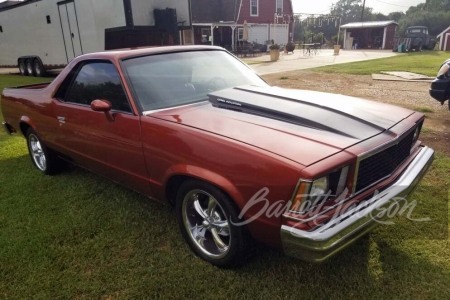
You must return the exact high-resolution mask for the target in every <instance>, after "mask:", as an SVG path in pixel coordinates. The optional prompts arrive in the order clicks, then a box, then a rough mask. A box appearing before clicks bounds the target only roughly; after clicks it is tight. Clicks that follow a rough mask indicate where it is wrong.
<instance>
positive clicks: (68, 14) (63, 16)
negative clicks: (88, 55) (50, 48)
mask: <svg viewBox="0 0 450 300" xmlns="http://www.w3.org/2000/svg"><path fill="white" fill-rule="evenodd" d="M58 12H59V19H60V21H61V30H62V36H63V41H64V47H65V50H66V57H67V63H69V61H71V60H72V59H73V58H74V57H77V56H78V55H81V54H83V46H82V44H81V38H80V28H79V26H78V16H77V10H76V7H75V2H74V0H71V1H62V2H59V3H58Z"/></svg>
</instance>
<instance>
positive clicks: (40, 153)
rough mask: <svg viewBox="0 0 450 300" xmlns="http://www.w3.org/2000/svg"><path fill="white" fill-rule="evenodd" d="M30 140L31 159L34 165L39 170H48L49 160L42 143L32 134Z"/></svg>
mask: <svg viewBox="0 0 450 300" xmlns="http://www.w3.org/2000/svg"><path fill="white" fill-rule="evenodd" d="M28 139H29V142H30V152H31V157H32V158H33V161H34V163H35V164H36V166H37V167H38V169H39V170H41V171H45V169H46V168H47V158H46V157H45V153H44V150H43V149H42V145H41V142H40V141H39V139H38V138H37V136H35V135H34V134H30V136H29V138H28Z"/></svg>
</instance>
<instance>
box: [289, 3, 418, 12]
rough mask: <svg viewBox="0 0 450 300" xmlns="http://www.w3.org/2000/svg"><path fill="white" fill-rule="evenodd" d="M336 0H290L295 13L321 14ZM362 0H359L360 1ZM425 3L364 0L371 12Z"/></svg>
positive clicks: (400, 8)
mask: <svg viewBox="0 0 450 300" xmlns="http://www.w3.org/2000/svg"><path fill="white" fill-rule="evenodd" d="M337 1H338V0H292V4H293V5H294V12H295V13H309V14H321V13H322V14H323V13H325V14H326V13H328V12H329V11H330V7H331V5H332V4H333V3H336V2H337ZM362 2H363V0H361V3H362ZM419 3H425V0H366V6H367V7H372V8H373V12H375V13H376V12H380V13H383V14H388V13H390V12H393V11H403V12H405V11H406V10H407V9H408V8H409V7H410V6H416V5H417V4H419Z"/></svg>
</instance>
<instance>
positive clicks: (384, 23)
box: [341, 21, 398, 28]
mask: <svg viewBox="0 0 450 300" xmlns="http://www.w3.org/2000/svg"><path fill="white" fill-rule="evenodd" d="M391 24H397V25H398V23H397V22H395V21H371V22H354V23H347V24H345V25H342V26H341V28H368V27H386V26H388V25H391Z"/></svg>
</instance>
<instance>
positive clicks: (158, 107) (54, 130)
mask: <svg viewBox="0 0 450 300" xmlns="http://www.w3.org/2000/svg"><path fill="white" fill-rule="evenodd" d="M1 106H2V111H3V115H4V120H5V123H4V127H5V128H6V130H7V131H8V132H9V133H11V134H13V133H17V134H23V135H24V136H25V138H26V140H27V145H28V149H29V152H30V156H31V160H32V162H33V163H34V165H35V166H36V167H37V169H38V170H40V171H41V172H42V173H44V174H49V175H50V174H54V173H56V172H57V171H60V167H61V165H62V164H61V160H65V161H69V162H71V163H74V164H76V165H79V166H82V167H83V168H86V169H89V170H91V171H93V172H95V173H98V174H101V175H103V176H106V177H108V178H111V179H112V180H114V181H115V182H118V183H121V184H123V185H125V186H127V187H129V188H131V189H134V190H136V191H138V192H140V193H142V194H145V195H147V196H148V197H150V198H152V199H155V200H157V201H161V202H166V203H169V204H170V205H173V206H174V207H175V210H176V213H177V218H178V222H179V225H180V229H181V233H182V235H183V236H184V238H185V239H186V241H187V243H188V244H189V246H190V247H191V248H192V250H193V251H194V252H195V253H196V254H197V255H198V256H200V257H201V258H203V259H204V260H206V261H208V262H210V263H212V264H215V265H217V266H233V265H237V264H240V263H242V262H244V261H245V257H246V254H247V253H248V248H249V247H248V246H249V244H250V241H251V240H256V241H258V242H262V243H265V244H268V245H271V246H275V247H279V248H282V249H283V251H284V252H285V253H286V254H287V255H291V256H295V257H299V258H301V259H304V260H308V261H316V262H319V261H323V260H325V259H327V258H328V257H330V256H332V255H334V254H336V253H337V252H338V251H340V250H341V249H343V248H344V247H346V246H347V245H349V244H350V243H351V242H353V241H355V240H356V239H358V238H359V237H361V236H362V235H364V234H365V233H367V232H368V231H369V230H371V229H372V228H373V227H374V225H376V224H378V223H379V222H378V221H379V220H380V219H381V218H383V217H385V216H384V214H383V213H380V212H383V208H386V207H388V206H390V205H392V204H395V203H396V201H399V200H398V199H401V198H402V197H404V196H406V195H407V194H408V193H409V192H410V191H411V190H412V189H413V188H414V186H415V185H416V184H417V183H418V181H419V180H420V179H421V177H422V176H423V175H424V173H425V172H426V170H427V168H428V167H429V166H430V164H431V162H432V160H433V154H434V151H433V150H432V149H430V148H428V147H426V146H424V145H422V143H421V142H420V140H419V134H420V130H421V128H422V124H423V121H424V116H423V114H421V113H417V112H414V111H410V110H407V109H404V108H399V107H395V106H390V105H386V104H381V103H375V102H370V101H366V100H362V99H357V98H352V97H347V96H342V95H332V94H326V93H319V92H312V91H302V90H288V89H282V88H276V87H270V86H268V85H267V83H266V82H264V81H263V80H262V79H261V78H260V77H258V76H257V75H256V74H255V73H254V72H253V71H252V70H251V69H249V68H248V67H247V66H246V65H245V64H243V63H242V62H241V61H239V60H238V59H237V58H235V57H234V56H233V55H231V54H229V53H228V52H227V51H226V50H224V49H222V48H218V47H209V46H175V47H161V48H149V49H137V50H123V51H111V52H102V53H93V54H88V55H83V56H80V57H78V58H76V59H74V60H73V61H72V62H71V63H70V64H69V65H68V66H67V67H66V68H65V69H64V70H63V71H62V73H60V75H59V76H58V77H57V78H56V79H55V80H53V82H51V83H50V84H38V85H31V86H24V87H18V88H10V89H5V90H4V91H3V94H2V100H1Z"/></svg>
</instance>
